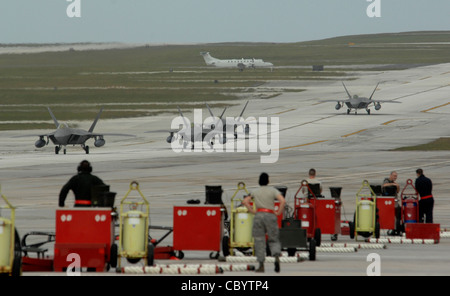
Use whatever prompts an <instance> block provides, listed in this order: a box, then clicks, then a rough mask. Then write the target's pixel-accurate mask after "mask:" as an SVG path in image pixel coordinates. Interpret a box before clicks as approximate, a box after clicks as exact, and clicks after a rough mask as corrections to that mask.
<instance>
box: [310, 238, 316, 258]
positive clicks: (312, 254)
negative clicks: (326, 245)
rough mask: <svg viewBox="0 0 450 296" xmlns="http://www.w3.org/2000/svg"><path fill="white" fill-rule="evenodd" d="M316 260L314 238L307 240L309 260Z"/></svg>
mask: <svg viewBox="0 0 450 296" xmlns="http://www.w3.org/2000/svg"><path fill="white" fill-rule="evenodd" d="M315 260H316V240H315V239H313V238H312V239H311V241H310V242H309V261H315Z"/></svg>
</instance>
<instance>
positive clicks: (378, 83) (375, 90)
mask: <svg viewBox="0 0 450 296" xmlns="http://www.w3.org/2000/svg"><path fill="white" fill-rule="evenodd" d="M378 84H380V83H379V82H378V83H377V86H375V89H374V90H373V92H372V94H371V95H370V98H369V100H372V97H373V94H374V93H375V91H376V90H377V87H378Z"/></svg>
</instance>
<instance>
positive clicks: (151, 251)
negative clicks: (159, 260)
mask: <svg viewBox="0 0 450 296" xmlns="http://www.w3.org/2000/svg"><path fill="white" fill-rule="evenodd" d="M154 264H155V246H154V245H153V244H151V243H150V244H148V247H147V266H153V265H154Z"/></svg>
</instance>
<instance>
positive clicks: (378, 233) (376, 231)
mask: <svg viewBox="0 0 450 296" xmlns="http://www.w3.org/2000/svg"><path fill="white" fill-rule="evenodd" d="M375 238H380V223H378V222H377V223H376V224H375Z"/></svg>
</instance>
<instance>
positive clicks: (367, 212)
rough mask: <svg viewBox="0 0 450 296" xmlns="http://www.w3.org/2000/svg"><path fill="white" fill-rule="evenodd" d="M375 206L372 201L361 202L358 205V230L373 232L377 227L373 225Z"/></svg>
mask: <svg viewBox="0 0 450 296" xmlns="http://www.w3.org/2000/svg"><path fill="white" fill-rule="evenodd" d="M374 206H375V205H374V202H373V201H370V200H361V201H360V202H359V203H358V221H357V223H358V224H357V225H356V227H357V230H359V231H371V230H372V229H374V228H375V225H373V218H374V217H373V214H374V208H373V207H374Z"/></svg>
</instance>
